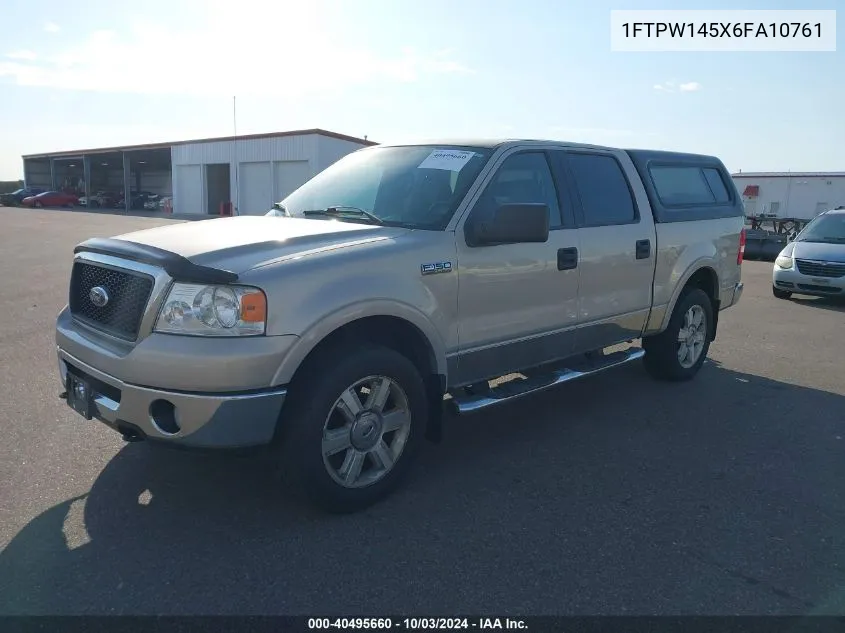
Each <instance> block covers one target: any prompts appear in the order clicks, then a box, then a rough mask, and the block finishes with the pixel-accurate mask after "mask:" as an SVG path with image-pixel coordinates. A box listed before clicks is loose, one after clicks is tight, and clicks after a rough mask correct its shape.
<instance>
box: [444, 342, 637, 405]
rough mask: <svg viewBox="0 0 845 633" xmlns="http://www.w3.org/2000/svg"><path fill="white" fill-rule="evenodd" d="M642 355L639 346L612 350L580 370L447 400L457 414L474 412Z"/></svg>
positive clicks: (560, 370) (505, 384)
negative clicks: (616, 350)
mask: <svg viewBox="0 0 845 633" xmlns="http://www.w3.org/2000/svg"><path fill="white" fill-rule="evenodd" d="M643 356H645V350H643V349H642V348H640V347H632V348H630V349H626V350H623V351H621V352H614V353H612V354H608V355H606V356H603V357H600V359H601V360H597V361H593V363H592V366H587V367H584V368H583V369H568V368H563V369H557V370H555V371H552V372H550V373H548V374H543V375H538V376H533V377H530V378H526V379H525V380H513V381H510V382H506V383H504V384H503V385H500V386H498V387H492V388H490V389H489V390H488V391H486V392H484V393H480V394H472V395H463V394H462V395H459V396H458V395H453V396H452V397H451V398H450V401H451V403H452V406H453V407H454V408H455V410H456V411H457V412H458V413H461V414H463V413H473V412H475V411H478V410H480V409H486V408H487V407H492V406H494V405H497V404H502V403H504V402H511V401H512V400H516V399H517V398H521V397H523V396H528V395H532V394H535V393H539V392H541V391H546V390H547V389H551V388H552V387H557V386H558V385H561V384H563V383H565V382H570V381H572V380H578V379H579V378H585V377H586V376H592V375H593V374H597V373H599V372H602V371H604V370H605V369H610V368H612V367H619V366H620V365H624V364H625V363H630V362H631V361H635V360H639V359H640V358H642V357H643Z"/></svg>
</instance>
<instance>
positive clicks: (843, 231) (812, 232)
mask: <svg viewBox="0 0 845 633" xmlns="http://www.w3.org/2000/svg"><path fill="white" fill-rule="evenodd" d="M795 239H796V241H798V242H825V243H830V244H839V243H842V242H845V213H826V214H824V215H819V216H816V218H814V219H813V221H812V222H810V223H809V224H808V225H807V226H805V227H804V230H803V231H801V232H800V233H799V234H798V237H797V238H795Z"/></svg>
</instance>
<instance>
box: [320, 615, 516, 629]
mask: <svg viewBox="0 0 845 633" xmlns="http://www.w3.org/2000/svg"><path fill="white" fill-rule="evenodd" d="M308 628H309V629H310V630H364V631H366V630H376V631H378V630H382V631H385V630H390V629H403V630H409V631H417V630H443V629H458V630H473V629H476V630H480V631H484V630H512V631H514V630H527V629H528V625H527V624H526V623H525V621H524V620H520V619H516V618H398V619H393V618H308Z"/></svg>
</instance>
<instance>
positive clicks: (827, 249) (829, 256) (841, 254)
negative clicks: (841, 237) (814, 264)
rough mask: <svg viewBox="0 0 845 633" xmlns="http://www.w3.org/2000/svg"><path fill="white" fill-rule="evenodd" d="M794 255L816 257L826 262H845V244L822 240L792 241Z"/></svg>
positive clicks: (804, 257) (801, 257) (802, 257)
mask: <svg viewBox="0 0 845 633" xmlns="http://www.w3.org/2000/svg"><path fill="white" fill-rule="evenodd" d="M789 246H790V247H791V248H792V257H795V258H796V259H815V260H820V261H826V262H843V263H845V244H827V243H825V244H822V243H821V242H800V241H796V242H791V243H790V244H789Z"/></svg>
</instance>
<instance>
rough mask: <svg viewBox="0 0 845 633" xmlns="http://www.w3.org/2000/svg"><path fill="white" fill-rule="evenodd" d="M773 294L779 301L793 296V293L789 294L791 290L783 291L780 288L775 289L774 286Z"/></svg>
mask: <svg viewBox="0 0 845 633" xmlns="http://www.w3.org/2000/svg"><path fill="white" fill-rule="evenodd" d="M772 294H773V295H774V296H775V297H777V298H778V299H789V298H790V297H791V296H792V293H791V292H789V290H781V289H780V288H775V287H774V286H772Z"/></svg>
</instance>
